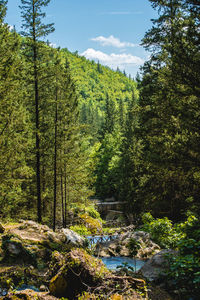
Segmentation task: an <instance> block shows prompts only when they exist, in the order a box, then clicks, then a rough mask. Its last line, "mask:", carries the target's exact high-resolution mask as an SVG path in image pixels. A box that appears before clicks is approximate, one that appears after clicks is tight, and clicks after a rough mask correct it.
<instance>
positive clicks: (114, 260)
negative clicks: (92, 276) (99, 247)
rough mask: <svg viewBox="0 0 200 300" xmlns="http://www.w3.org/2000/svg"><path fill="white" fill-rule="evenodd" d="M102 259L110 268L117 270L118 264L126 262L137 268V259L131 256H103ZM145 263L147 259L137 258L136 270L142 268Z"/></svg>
mask: <svg viewBox="0 0 200 300" xmlns="http://www.w3.org/2000/svg"><path fill="white" fill-rule="evenodd" d="M101 260H102V261H103V263H104V264H105V265H106V266H107V268H108V269H110V270H116V269H117V266H122V265H123V264H124V263H125V264H127V267H128V266H130V267H133V268H134V269H135V260H134V259H133V258H130V257H124V256H120V257H102V258H101ZM144 264H145V261H143V260H139V259H136V271H138V270H140V269H141V267H142V266H143V265H144Z"/></svg>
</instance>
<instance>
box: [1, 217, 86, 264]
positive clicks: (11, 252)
mask: <svg viewBox="0 0 200 300" xmlns="http://www.w3.org/2000/svg"><path fill="white" fill-rule="evenodd" d="M84 243H85V240H84V239H83V238H82V237H81V236H79V235H78V234H77V233H75V232H73V231H72V230H69V229H63V230H61V231H60V232H53V231H52V230H51V229H50V228H49V227H48V226H46V225H41V224H38V223H36V222H34V221H22V223H20V224H18V225H17V226H15V227H14V228H11V229H9V230H7V231H6V234H4V235H3V236H2V249H3V250H4V253H3V255H4V261H12V260H13V261H14V262H19V263H23V262H24V263H31V264H34V265H37V264H39V265H42V264H43V265H44V264H45V263H47V262H49V261H50V260H51V254H52V252H53V251H55V250H58V251H70V249H71V248H73V247H83V246H84Z"/></svg>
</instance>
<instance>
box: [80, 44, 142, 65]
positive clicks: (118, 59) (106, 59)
mask: <svg viewBox="0 0 200 300" xmlns="http://www.w3.org/2000/svg"><path fill="white" fill-rule="evenodd" d="M81 55H82V56H85V57H86V58H87V59H91V60H95V61H100V62H101V63H102V64H104V65H107V66H109V67H111V68H116V67H117V66H118V67H126V66H131V65H135V66H139V65H142V64H143V63H144V61H143V59H142V58H140V57H138V56H133V55H132V54H125V53H123V54H115V53H112V54H106V53H104V52H101V51H97V50H95V49H92V48H89V49H87V50H86V51H84V52H83V53H81Z"/></svg>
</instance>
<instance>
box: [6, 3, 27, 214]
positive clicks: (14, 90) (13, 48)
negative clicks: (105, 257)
mask: <svg viewBox="0 0 200 300" xmlns="http://www.w3.org/2000/svg"><path fill="white" fill-rule="evenodd" d="M6 4H7V1H0V99H1V101H0V178H1V181H0V207H1V208H0V215H1V216H2V217H7V216H12V217H14V216H15V213H16V211H18V212H19V211H20V213H22V208H23V209H24V205H27V203H26V198H27V193H28V190H27V185H28V181H29V178H30V176H31V169H30V168H29V167H28V166H27V154H28V151H29V148H30V144H29V142H30V139H29V137H30V134H29V129H30V127H29V123H28V117H29V116H28V111H27V110H26V107H25V102H24V100H23V99H24V98H25V84H24V80H23V79H24V73H23V68H24V61H23V58H22V57H21V56H20V46H21V40H20V37H19V36H18V35H17V34H16V33H15V32H10V31H9V26H8V25H7V24H5V22H4V18H5V15H6Z"/></svg>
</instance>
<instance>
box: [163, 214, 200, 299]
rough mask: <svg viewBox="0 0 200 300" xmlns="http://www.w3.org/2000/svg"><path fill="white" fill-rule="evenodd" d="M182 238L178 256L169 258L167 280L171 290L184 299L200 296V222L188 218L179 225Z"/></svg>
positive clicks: (193, 218) (191, 217) (192, 217)
mask: <svg viewBox="0 0 200 300" xmlns="http://www.w3.org/2000/svg"><path fill="white" fill-rule="evenodd" d="M180 228H181V229H182V231H183V234H184V236H183V237H182V238H181V239H180V241H179V242H178V250H179V254H178V256H176V257H170V260H169V262H170V264H169V270H168V271H167V273H166V274H167V279H168V282H169V283H170V286H169V287H171V288H172V289H176V290H178V291H179V294H180V295H181V296H183V297H184V299H189V297H194V299H199V298H198V297H199V295H200V255H199V253H200V240H199V237H200V220H198V219H197V218H195V217H194V216H190V217H189V218H188V219H187V221H186V222H185V223H182V224H180V225H179V229H180Z"/></svg>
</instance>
